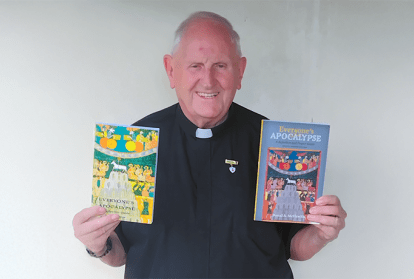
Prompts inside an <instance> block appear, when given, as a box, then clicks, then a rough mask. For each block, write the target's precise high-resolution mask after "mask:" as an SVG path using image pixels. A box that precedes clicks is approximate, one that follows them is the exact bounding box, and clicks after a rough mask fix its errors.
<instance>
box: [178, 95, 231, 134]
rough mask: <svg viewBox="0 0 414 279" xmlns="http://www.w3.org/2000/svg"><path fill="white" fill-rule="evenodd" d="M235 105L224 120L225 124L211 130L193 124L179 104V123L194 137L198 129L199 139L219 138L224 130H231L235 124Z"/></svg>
mask: <svg viewBox="0 0 414 279" xmlns="http://www.w3.org/2000/svg"><path fill="white" fill-rule="evenodd" d="M233 107H234V105H233V103H232V104H231V105H230V108H229V113H228V116H227V119H226V120H224V122H223V123H221V124H219V125H217V126H215V127H213V128H211V129H199V128H198V127H197V126H196V125H195V124H194V123H192V122H191V121H190V120H188V118H187V117H186V116H185V115H184V113H183V111H182V110H181V107H180V104H177V119H178V123H179V124H180V126H181V127H182V129H183V130H184V132H185V133H186V134H189V135H192V136H193V137H195V138H196V137H197V136H196V135H197V129H198V134H199V135H200V136H199V137H198V138H212V137H216V136H218V135H219V134H220V133H222V132H223V131H224V130H226V129H227V128H229V127H230V126H231V125H232V124H231V123H233V121H234V119H235V117H234V108H233Z"/></svg>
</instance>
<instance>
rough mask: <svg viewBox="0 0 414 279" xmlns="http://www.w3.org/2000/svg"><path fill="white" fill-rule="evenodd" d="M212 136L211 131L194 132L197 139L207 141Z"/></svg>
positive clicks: (199, 130) (200, 130) (198, 129)
mask: <svg viewBox="0 0 414 279" xmlns="http://www.w3.org/2000/svg"><path fill="white" fill-rule="evenodd" d="M212 136H213V132H212V131H211V129H200V128H197V130H196V137H197V138H199V139H208V138H211V137H212Z"/></svg>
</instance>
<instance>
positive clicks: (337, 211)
mask: <svg viewBox="0 0 414 279" xmlns="http://www.w3.org/2000/svg"><path fill="white" fill-rule="evenodd" d="M309 213H310V214H315V215H332V216H339V217H341V218H346V212H345V210H344V209H343V208H342V207H341V206H331V205H324V206H314V207H312V208H311V209H310V210H309Z"/></svg>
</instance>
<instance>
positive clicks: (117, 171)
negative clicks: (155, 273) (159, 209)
mask: <svg viewBox="0 0 414 279" xmlns="http://www.w3.org/2000/svg"><path fill="white" fill-rule="evenodd" d="M158 137H159V129H157V128H148V127H137V126H121V125H116V124H104V123H97V124H96V125H95V142H94V160H93V183H92V205H99V206H102V207H105V208H106V210H107V213H116V214H119V217H120V220H122V221H129V222H138V223H147V224H151V223H152V219H153V218H152V217H153V207H154V195H155V174H156V171H157V151H158Z"/></svg>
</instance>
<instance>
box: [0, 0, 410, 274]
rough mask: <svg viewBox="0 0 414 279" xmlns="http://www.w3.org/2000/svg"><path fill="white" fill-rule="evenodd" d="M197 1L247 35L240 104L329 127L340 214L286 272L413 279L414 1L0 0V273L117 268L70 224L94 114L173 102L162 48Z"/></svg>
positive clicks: (131, 112)
mask: <svg viewBox="0 0 414 279" xmlns="http://www.w3.org/2000/svg"><path fill="white" fill-rule="evenodd" d="M197 10H209V11H213V12H217V13H219V14H221V15H223V16H225V17H227V18H228V19H229V20H230V21H231V22H232V23H233V25H234V26H235V28H236V30H237V31H238V32H239V34H240V36H241V39H242V50H243V53H244V55H245V56H246V57H247V59H248V66H247V70H246V73H245V78H244V82H243V88H242V90H241V91H239V92H238V94H237V96H236V101H237V102H238V103H240V104H241V105H244V106H246V107H248V108H250V109H253V110H255V111H257V112H260V113H262V114H264V115H266V116H268V117H269V118H271V119H279V120H291V121H311V120H313V121H314V122H326V123H330V124H331V139H330V148H329V155H328V167H327V174H326V184H325V185H326V191H325V192H326V193H327V194H336V195H338V196H339V197H340V198H341V200H342V203H343V206H344V207H345V209H346V210H347V212H348V218H347V226H346V228H345V230H344V231H342V232H341V234H340V236H339V238H338V239H337V240H336V241H334V242H332V243H330V244H329V245H328V246H326V247H325V248H324V249H323V250H322V251H321V252H320V253H319V254H317V255H316V256H315V257H314V258H313V259H311V260H309V261H307V262H292V268H293V271H294V274H295V277H296V278H298V279H301V278H318V279H319V278H329V279H331V278H344V279H349V278H387V279H388V278H412V277H413V273H414V268H413V262H414V256H413V255H414V253H413V251H412V250H413V244H412V241H411V240H412V236H413V233H414V230H413V228H414V226H413V220H412V219H413V213H414V212H413V207H412V206H411V205H412V203H413V197H414V187H413V186H414V185H413V173H414V171H413V164H412V161H413V158H411V156H414V147H413V138H414V125H413V119H414V111H413V106H414V94H413V89H414V78H413V74H414V36H413V30H414V16H413V14H414V3H413V2H412V1H237V2H236V1H225V2H222V1H218V2H215V1H210V2H207V1H191V2H190V1H174V2H173V1H128V2H126V1H120V2H115V1H99V2H86V1H76V2H69V1H42V2H40V1H32V2H30V1H29V2H19V1H5V2H4V1H2V2H0V117H1V118H0V146H1V149H0V158H1V159H0V189H1V194H0V223H1V227H0V228H1V229H0V265H1V268H0V278H59V279H61V278H123V268H111V267H108V266H106V265H104V264H101V263H100V262H99V261H98V260H95V259H92V258H90V257H89V256H87V255H86V253H85V252H84V248H83V246H82V244H81V243H80V242H79V241H78V240H77V239H75V237H74V236H73V230H72V224H71V222H72V218H73V216H74V214H75V213H77V212H78V211H79V210H81V209H82V208H84V207H87V206H89V202H90V193H91V177H92V156H93V150H92V149H93V148H92V141H93V127H94V122H96V121H105V122H112V123H125V124H129V123H132V122H134V121H136V120H137V119H139V118H141V117H143V116H145V115H147V114H148V113H150V112H153V111H155V110H159V109H161V108H164V107H166V106H168V105H170V104H172V103H174V102H175V101H176V98H175V93H174V91H173V90H171V89H169V84H168V81H167V77H166V75H165V73H164V69H163V65H162V56H163V55H164V54H165V53H167V52H169V50H170V48H171V45H172V38H173V32H174V30H175V28H176V27H177V26H178V24H179V23H180V22H181V21H182V20H183V19H184V18H185V17H186V16H187V15H189V14H190V13H191V12H193V11H197Z"/></svg>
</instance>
